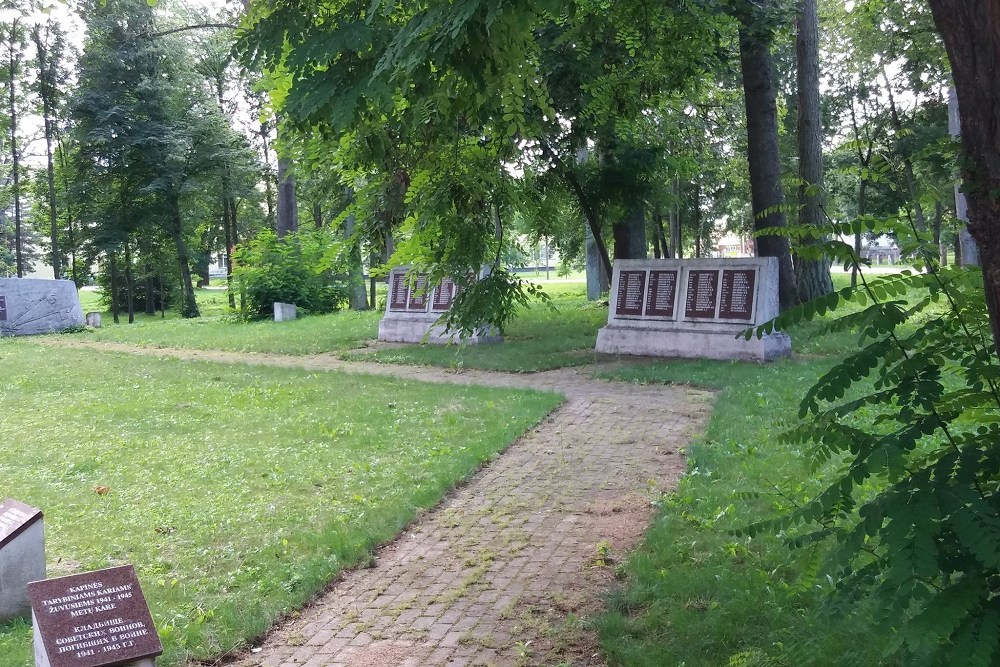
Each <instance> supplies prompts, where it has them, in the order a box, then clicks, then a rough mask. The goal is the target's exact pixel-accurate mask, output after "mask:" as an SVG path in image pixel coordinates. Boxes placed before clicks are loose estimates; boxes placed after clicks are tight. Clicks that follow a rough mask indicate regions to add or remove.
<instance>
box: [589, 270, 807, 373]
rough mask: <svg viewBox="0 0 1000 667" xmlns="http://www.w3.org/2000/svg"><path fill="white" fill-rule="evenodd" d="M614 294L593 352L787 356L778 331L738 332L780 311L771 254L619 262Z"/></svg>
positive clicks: (750, 357)
mask: <svg viewBox="0 0 1000 667" xmlns="http://www.w3.org/2000/svg"><path fill="white" fill-rule="evenodd" d="M612 294H613V295H615V299H614V301H613V303H612V305H611V307H610V308H609V312H608V325H607V326H605V327H604V328H602V329H601V330H600V331H599V332H598V334H597V351H598V352H604V353H609V354H641V355H650V356H660V357H706V358H711V359H747V360H754V361H769V360H771V359H776V358H778V357H782V356H787V355H788V354H790V353H791V341H790V339H789V338H788V336H786V335H785V334H783V333H781V332H775V333H772V334H769V335H766V336H763V337H762V338H760V339H758V338H756V337H754V338H752V339H751V340H749V341H748V340H745V339H744V338H743V337H739V338H738V337H737V336H738V334H740V333H741V332H742V331H744V330H746V329H748V328H751V327H754V326H757V325H760V324H763V323H764V322H766V321H768V320H770V319H773V318H774V317H776V316H777V315H778V263H777V260H776V259H774V258H746V259H689V260H673V259H665V260H618V261H617V262H615V269H614V276H613V280H612ZM681 297H683V300H681Z"/></svg>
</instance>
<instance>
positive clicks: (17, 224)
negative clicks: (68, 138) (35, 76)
mask: <svg viewBox="0 0 1000 667" xmlns="http://www.w3.org/2000/svg"><path fill="white" fill-rule="evenodd" d="M16 26H17V19H15V20H14V24H13V26H12V27H11V40H13V39H14V34H13V31H14V30H16ZM13 51H14V47H13V45H12V46H11V54H10V63H9V67H8V70H7V74H8V76H7V91H8V101H9V106H8V108H7V112H8V122H9V123H10V157H11V160H10V164H11V168H10V172H11V180H12V181H13V186H14V254H15V262H16V264H17V277H18V278H23V277H24V242H23V240H22V238H21V157H20V155H18V152H17V103H16V102H17V85H16V84H17V79H16V74H17V65H18V62H19V61H20V58H18V57H17V56H16V55H15V54H14V52H13Z"/></svg>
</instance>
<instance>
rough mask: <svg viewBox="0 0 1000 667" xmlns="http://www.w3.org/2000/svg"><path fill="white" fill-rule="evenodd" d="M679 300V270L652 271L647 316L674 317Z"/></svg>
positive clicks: (647, 294)
mask: <svg viewBox="0 0 1000 667" xmlns="http://www.w3.org/2000/svg"><path fill="white" fill-rule="evenodd" d="M676 300H677V271H650V272H649V291H648V292H647V293H646V317H666V318H673V316H674V302H675V301H676Z"/></svg>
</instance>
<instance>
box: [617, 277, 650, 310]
mask: <svg viewBox="0 0 1000 667" xmlns="http://www.w3.org/2000/svg"><path fill="white" fill-rule="evenodd" d="M645 295H646V272H645V271H622V272H621V273H619V274H618V298H617V299H616V300H615V315H617V316H618V317H642V301H643V297H644V296H645Z"/></svg>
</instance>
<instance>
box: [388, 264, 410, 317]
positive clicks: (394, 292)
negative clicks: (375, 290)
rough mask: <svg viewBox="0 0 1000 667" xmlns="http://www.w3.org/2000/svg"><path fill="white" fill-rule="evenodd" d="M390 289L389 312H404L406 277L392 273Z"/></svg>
mask: <svg viewBox="0 0 1000 667" xmlns="http://www.w3.org/2000/svg"><path fill="white" fill-rule="evenodd" d="M390 288H391V289H390V291H389V292H390V293H389V310H406V301H407V298H406V297H407V294H406V276H405V275H404V274H402V273H393V274H392V284H391V285H390Z"/></svg>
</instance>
